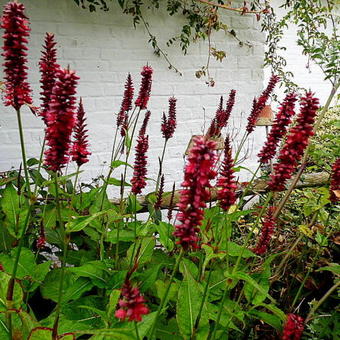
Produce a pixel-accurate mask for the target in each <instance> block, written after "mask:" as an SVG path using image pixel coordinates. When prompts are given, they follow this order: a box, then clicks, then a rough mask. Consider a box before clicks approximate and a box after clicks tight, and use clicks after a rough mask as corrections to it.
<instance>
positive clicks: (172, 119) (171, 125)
mask: <svg viewBox="0 0 340 340" xmlns="http://www.w3.org/2000/svg"><path fill="white" fill-rule="evenodd" d="M176 102H177V99H176V98H175V97H170V98H169V115H168V118H167V117H166V115H165V113H163V117H162V127H161V130H162V134H163V137H164V138H165V139H166V140H168V139H170V138H171V137H172V136H173V134H174V132H175V129H176V126H177V120H176Z"/></svg>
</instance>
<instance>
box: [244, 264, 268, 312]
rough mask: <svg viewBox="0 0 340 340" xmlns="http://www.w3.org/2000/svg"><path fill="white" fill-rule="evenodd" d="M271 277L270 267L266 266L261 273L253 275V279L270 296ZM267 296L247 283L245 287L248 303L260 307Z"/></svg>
mask: <svg viewBox="0 0 340 340" xmlns="http://www.w3.org/2000/svg"><path fill="white" fill-rule="evenodd" d="M270 275H271V272H270V266H269V265H268V266H266V267H265V269H264V270H263V271H262V272H260V273H255V274H252V275H251V278H252V279H254V280H255V281H256V282H257V283H258V284H259V285H260V286H261V287H262V288H263V291H264V292H266V294H268V292H269V287H270V283H269V277H270ZM266 294H263V293H262V292H260V291H258V290H257V289H256V288H255V287H254V286H253V285H252V284H251V283H249V282H246V283H245V285H244V295H245V297H246V299H247V300H248V302H250V303H252V304H253V305H258V304H259V303H261V302H263V301H264V300H265V299H266Z"/></svg>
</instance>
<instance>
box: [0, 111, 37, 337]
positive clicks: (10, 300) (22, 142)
mask: <svg viewBox="0 0 340 340" xmlns="http://www.w3.org/2000/svg"><path fill="white" fill-rule="evenodd" d="M16 114H17V122H18V129H19V138H20V147H21V157H22V163H23V166H24V173H25V181H26V189H27V193H28V198H27V202H28V211H27V215H26V217H25V221H24V227H23V229H22V232H21V234H20V237H19V244H18V248H17V252H16V254H15V259H14V265H13V271H12V275H11V278H10V280H9V282H8V287H7V294H6V297H7V303H8V308H9V309H11V308H12V303H13V292H14V285H15V277H16V275H17V270H18V264H19V258H20V254H21V250H22V247H23V238H24V236H25V233H26V230H27V228H28V225H29V222H30V215H31V212H32V206H33V204H32V202H31V188H30V184H29V175H28V168H27V161H26V150H25V139H24V131H23V126H22V121H21V112H20V109H17V110H16ZM7 321H8V330H9V339H12V314H11V313H9V314H8V320H7Z"/></svg>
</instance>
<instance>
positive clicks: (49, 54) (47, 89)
mask: <svg viewBox="0 0 340 340" xmlns="http://www.w3.org/2000/svg"><path fill="white" fill-rule="evenodd" d="M55 46H56V42H55V40H54V34H52V33H46V36H45V45H43V48H44V50H43V51H42V56H41V58H40V62H39V69H40V73H41V79H40V83H41V89H42V92H40V95H41V97H40V99H41V101H42V103H41V110H40V112H39V114H40V115H41V117H42V118H43V120H44V121H45V122H46V112H47V111H48V107H49V104H50V101H51V96H52V89H53V86H54V84H55V81H56V74H57V71H58V69H59V65H58V64H57V49H56V48H55Z"/></svg>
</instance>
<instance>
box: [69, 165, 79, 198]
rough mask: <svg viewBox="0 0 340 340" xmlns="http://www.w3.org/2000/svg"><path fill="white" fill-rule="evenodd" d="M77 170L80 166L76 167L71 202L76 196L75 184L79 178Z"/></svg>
mask: <svg viewBox="0 0 340 340" xmlns="http://www.w3.org/2000/svg"><path fill="white" fill-rule="evenodd" d="M79 168H80V166H77V173H76V178H75V179H74V184H73V191H72V198H71V202H72V201H73V200H74V197H75V196H76V190H77V182H78V177H79Z"/></svg>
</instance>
